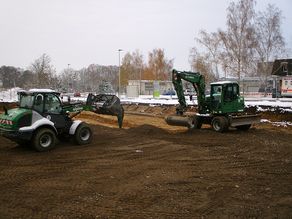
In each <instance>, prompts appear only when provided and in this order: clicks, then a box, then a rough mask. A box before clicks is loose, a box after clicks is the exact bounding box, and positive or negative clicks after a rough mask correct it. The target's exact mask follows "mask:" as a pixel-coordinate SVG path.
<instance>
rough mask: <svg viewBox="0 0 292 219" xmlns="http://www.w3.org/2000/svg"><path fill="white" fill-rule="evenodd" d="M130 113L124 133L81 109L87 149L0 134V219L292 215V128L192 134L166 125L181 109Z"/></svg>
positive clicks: (145, 109) (129, 109) (140, 108)
mask: <svg viewBox="0 0 292 219" xmlns="http://www.w3.org/2000/svg"><path fill="white" fill-rule="evenodd" d="M125 108H126V111H127V112H128V113H127V114H126V116H125V122H124V128H123V129H118V128H117V122H116V118H114V117H110V116H100V115H95V114H92V113H82V114H81V115H80V116H79V119H83V120H85V121H87V122H89V123H90V124H91V127H92V129H93V132H94V139H93V141H92V143H91V144H89V145H85V146H77V145H74V144H73V143H72V142H59V143H58V145H57V147H56V148H55V149H54V150H52V151H49V152H44V153H38V152H35V151H34V150H32V149H31V148H29V147H20V146H18V145H17V144H15V143H13V142H12V141H10V140H6V139H4V138H2V137H0V142H1V145H0V218H292V183H291V182H292V129H291V127H290V128H289V127H288V128H285V127H275V126H272V125H271V124H260V125H256V126H253V127H252V128H251V129H250V130H249V131H247V132H244V131H237V130H229V131H228V132H226V133H223V134H221V133H215V132H214V131H212V130H211V128H210V127H209V126H205V125H204V126H203V127H202V129H201V130H195V131H188V130H187V129H186V128H183V127H173V126H168V125H167V124H166V123H165V122H164V119H163V117H164V116H165V115H167V114H170V113H173V110H174V109H173V108H169V107H167V108H164V107H156V108H153V107H152V108H151V107H149V106H135V105H131V106H125ZM137 112H138V113H139V114H140V115H137V114H136V113H137ZM270 114H271V115H269V113H267V114H265V115H264V116H265V117H266V118H267V119H270V120H272V119H275V120H276V119H278V117H279V116H282V117H283V119H285V120H286V121H292V120H289V118H291V117H290V116H291V114H289V113H288V114H287V115H286V116H284V115H280V114H279V113H276V114H273V113H270ZM282 117H281V118H282Z"/></svg>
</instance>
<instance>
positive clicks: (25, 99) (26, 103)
mask: <svg viewBox="0 0 292 219" xmlns="http://www.w3.org/2000/svg"><path fill="white" fill-rule="evenodd" d="M33 99H34V96H33V95H30V94H22V95H21V96H20V103H19V106H20V107H22V108H27V109H31V108H32V105H33Z"/></svg>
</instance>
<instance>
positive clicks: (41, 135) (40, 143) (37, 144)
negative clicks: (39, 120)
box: [32, 128, 56, 152]
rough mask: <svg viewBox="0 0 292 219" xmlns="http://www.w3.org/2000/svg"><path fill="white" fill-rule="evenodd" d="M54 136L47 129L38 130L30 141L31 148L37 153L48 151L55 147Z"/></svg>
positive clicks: (53, 133)
mask: <svg viewBox="0 0 292 219" xmlns="http://www.w3.org/2000/svg"><path fill="white" fill-rule="evenodd" d="M55 144H56V134H55V132H54V131H52V130H51V129H48V128H42V129H39V130H38V131H37V132H36V133H35V135H34V137H33V140H32V145H33V147H34V148H35V149H36V150H37V151H39V152H42V151H48V150H51V149H52V148H54V147H55Z"/></svg>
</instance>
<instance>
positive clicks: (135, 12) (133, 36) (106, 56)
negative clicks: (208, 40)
mask: <svg viewBox="0 0 292 219" xmlns="http://www.w3.org/2000/svg"><path fill="white" fill-rule="evenodd" d="M230 2H231V1H230V0H220V1H219V0H217V1H215V0H46V1H45V0H9V1H7V0H0V3H1V13H0V27H1V34H0V66H2V65H12V66H16V67H21V68H27V67H28V66H29V65H30V64H31V63H32V62H33V61H34V60H35V59H37V58H38V57H40V56H41V55H42V54H43V53H46V54H48V55H49V56H50V57H51V58H52V64H53V65H54V66H55V67H56V69H57V71H58V72H59V71H61V70H63V69H64V68H66V67H67V65H68V64H70V65H71V67H72V68H74V69H80V68H82V67H87V66H88V65H89V64H92V63H95V64H100V65H118V51H117V50H118V49H119V48H121V49H123V50H124V52H122V53H121V55H123V54H124V53H125V52H127V51H129V52H133V51H134V50H136V49H138V50H140V52H141V53H142V54H143V55H144V59H145V60H146V59H147V55H148V52H150V51H152V50H153V49H154V48H163V49H164V50H165V54H166V56H167V58H169V59H174V66H175V68H177V69H182V70H188V69H189V68H190V66H189V63H188V58H189V52H190V49H191V48H192V47H193V46H194V45H195V41H194V37H195V36H197V34H198V32H199V30H200V29H205V30H206V31H208V32H210V31H216V30H217V29H218V28H221V29H224V28H225V22H226V8H227V6H228V5H229V3H230ZM268 3H274V4H275V5H276V6H277V7H279V8H280V9H281V10H282V12H283V16H284V17H285V18H284V20H283V26H282V31H283V35H284V37H285V38H286V42H287V43H288V46H289V47H290V48H292V28H291V27H292V14H291V10H292V1H291V0H258V1H257V6H256V8H257V10H258V9H259V10H264V9H265V8H266V6H267V4H268Z"/></svg>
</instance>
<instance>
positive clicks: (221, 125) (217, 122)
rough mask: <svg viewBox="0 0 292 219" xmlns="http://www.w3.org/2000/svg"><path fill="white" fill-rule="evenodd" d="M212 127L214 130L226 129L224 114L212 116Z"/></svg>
mask: <svg viewBox="0 0 292 219" xmlns="http://www.w3.org/2000/svg"><path fill="white" fill-rule="evenodd" d="M212 128H213V129H214V130H215V131H216V132H225V131H226V130H227V129H228V120H227V118H226V117H224V116H217V117H214V118H213V120H212Z"/></svg>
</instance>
